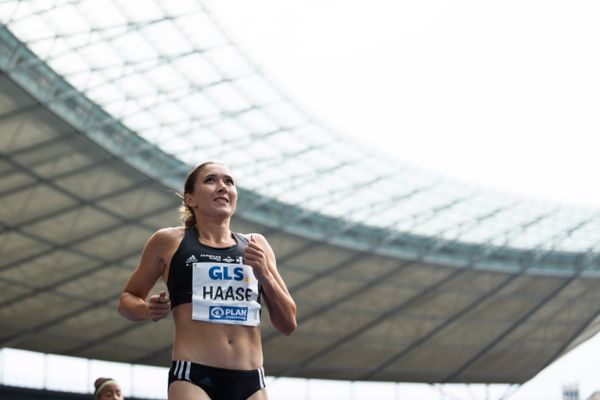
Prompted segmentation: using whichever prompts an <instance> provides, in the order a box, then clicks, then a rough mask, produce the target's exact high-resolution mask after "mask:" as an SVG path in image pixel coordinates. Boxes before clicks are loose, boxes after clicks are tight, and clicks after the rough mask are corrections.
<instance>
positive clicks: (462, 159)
mask: <svg viewBox="0 0 600 400" xmlns="http://www.w3.org/2000/svg"><path fill="white" fill-rule="evenodd" d="M208 5H209V10H211V11H212V12H213V13H214V14H215V16H216V17H217V19H218V20H219V21H221V22H222V23H223V26H224V28H225V29H226V31H228V32H229V33H230V34H231V36H233V38H234V40H235V41H236V42H237V43H238V44H239V45H241V47H242V48H244V49H245V50H246V53H247V54H248V55H249V56H250V58H251V59H252V60H253V61H255V62H256V63H257V64H258V65H259V66H260V67H261V69H262V70H263V71H264V72H265V73H266V75H267V76H268V77H270V78H272V79H273V80H275V82H277V83H278V84H279V85H280V86H283V87H284V88H286V91H287V93H288V94H289V96H290V97H291V98H292V99H294V100H295V101H297V102H298V103H299V104H300V105H301V106H303V107H304V108H305V109H307V110H308V111H309V112H310V113H311V114H313V115H314V116H316V117H317V119H319V120H321V121H323V122H324V123H326V124H327V125H329V126H331V127H333V128H334V129H336V130H338V131H340V132H343V133H345V134H349V135H353V136H355V137H357V138H359V140H368V142H369V145H371V146H373V147H377V148H380V149H382V150H383V151H387V152H390V153H391V154H393V155H394V156H396V157H397V158H398V159H399V160H403V161H406V162H410V163H412V164H416V165H420V166H423V167H426V168H428V169H431V170H434V171H439V172H440V173H443V174H445V175H448V176H452V177H458V178H460V179H463V180H466V181H469V182H475V183H478V184H482V185H486V186H490V187H494V188H500V189H503V190H505V191H509V192H514V193H518V194H524V195H527V196H533V197H538V198H546V199H547V198H552V199H556V200H559V201H564V202H571V203H578V204H588V205H595V206H597V205H598V204H600V184H599V180H598V179H596V175H597V172H596V171H598V170H600V158H599V157H598V156H597V149H598V147H600V134H599V131H600V118H599V117H598V116H599V115H600V114H598V109H599V108H600V74H598V72H597V71H600V52H598V51H597V49H598V45H599V44H600V43H599V42H600V24H598V23H597V21H598V20H600V2H597V1H593V0H583V1H576V2H573V1H568V0H558V1H557V0H535V1H531V0H525V1H523V0H518V1H517V0H506V1H500V2H499V1H495V2H492V1H481V0H471V1H469V0H458V1H456V0H452V1H450V0H423V1H385V0H372V1H354V0H335V1H332V0H328V1H323V0H305V1H302V2H282V1H276V0H257V1H252V2H234V1H231V0H229V1H223V0H218V1H217V0H211V1H209V2H208Z"/></svg>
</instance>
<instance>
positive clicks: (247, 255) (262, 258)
mask: <svg viewBox="0 0 600 400" xmlns="http://www.w3.org/2000/svg"><path fill="white" fill-rule="evenodd" d="M244 263H245V264H246V265H249V266H251V267H252V269H253V271H254V276H255V277H256V279H258V281H259V282H262V281H263V280H264V279H265V278H266V277H268V276H269V274H270V271H269V261H268V259H267V255H266V254H265V251H264V249H263V248H262V247H261V246H260V245H259V244H258V243H257V242H256V239H254V235H252V236H250V242H249V243H248V246H247V247H246V250H245V251H244Z"/></svg>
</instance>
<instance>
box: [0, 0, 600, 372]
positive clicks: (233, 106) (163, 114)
mask: <svg viewBox="0 0 600 400" xmlns="http://www.w3.org/2000/svg"><path fill="white" fill-rule="evenodd" d="M99 3H101V8H99V7H100V5H99ZM141 10H143V11H141ZM0 22H1V23H2V25H1V26H0V69H1V71H2V75H1V76H0V132H1V133H0V151H1V159H0V177H1V178H0V221H1V223H2V227H1V232H0V251H1V255H2V257H1V262H0V263H1V264H0V293H1V295H0V296H1V300H0V327H1V330H0V332H1V334H0V343H1V345H2V347H12V348H19V349H28V350H34V351H40V352H45V353H53V354H63V355H73V356H80V357H88V358H94V359H101V360H113V361H123V362H129V363H139V364H147V365H160V366H166V365H167V364H168V362H169V355H170V350H171V349H170V342H171V337H172V327H171V325H170V324H168V323H160V324H152V323H131V322H129V321H126V320H125V319H123V318H121V317H120V316H118V314H117V312H116V304H117V301H118V295H119V292H120V289H121V288H122V286H123V284H124V282H125V280H126V279H127V277H128V275H129V274H130V272H131V270H132V269H133V267H134V266H135V265H136V263H137V260H138V257H139V255H140V253H141V249H142V247H143V245H144V243H145V241H146V240H147V238H148V237H149V236H150V235H151V234H152V232H154V231H155V230H156V229H158V228H160V227H164V226H173V225H176V224H178V215H177V208H178V206H179V205H180V199H179V197H178V196H177V192H179V191H181V185H182V182H183V180H184V177H185V175H186V173H187V172H188V170H190V169H191V167H192V166H194V165H196V164H198V163H200V162H202V161H206V160H219V161H222V162H224V163H226V164H228V165H229V166H230V167H231V168H232V170H233V171H234V173H235V175H236V177H237V180H238V182H239V187H238V191H239V198H240V200H239V204H238V211H237V216H236V217H235V221H234V228H235V230H238V231H241V232H261V233H263V234H264V235H265V236H267V237H268V239H269V241H270V243H271V244H272V246H273V248H274V250H275V252H276V254H277V259H278V266H279V270H280V272H281V274H282V276H283V277H284V279H285V281H286V282H287V285H288V287H289V288H290V291H291V293H292V295H293V297H294V299H295V300H296V303H297V306H298V324H299V327H298V329H297V331H296V332H295V333H294V334H293V335H292V336H290V337H283V336H282V335H280V334H278V333H277V332H276V331H275V330H274V328H272V327H271V326H270V325H269V322H268V318H263V328H262V331H263V342H264V352H265V360H266V365H265V369H266V371H267V373H268V374H269V375H271V376H287V377H307V378H323V379H340V380H372V381H392V382H401V381H406V382H432V383H433V382H435V383H450V382H467V383H475V382H481V383H515V384H519V383H523V382H526V381H527V380H529V379H530V378H532V377H533V376H535V375H536V374H537V373H538V372H539V371H541V370H542V369H543V368H545V367H546V366H548V365H549V364H550V363H552V362H553V361H554V360H556V359H557V358H559V357H560V356H561V355H563V354H565V353H567V352H568V351H570V350H571V349H573V348H574V347H576V346H577V345H579V344H580V343H582V342H583V341H585V340H586V339H588V338H590V337H591V336H593V335H594V334H596V333H597V332H598V331H599V330H600V324H599V318H598V315H599V312H600V290H599V289H600V279H599V278H600V210H598V209H593V208H583V207H574V206H573V207H571V206H565V205H557V204H553V203H546V202H541V201H533V200H523V199H517V198H514V197H512V196H508V195H503V194H501V193H496V192H491V191H489V190H483V189H481V188H477V187H473V186H468V185H465V184H462V183H460V182H454V181H451V180H448V179H446V178H442V177H440V176H437V175H435V174H432V173H429V172H424V171H422V170H419V169H417V168H414V167H411V166H407V165H404V164H402V163H400V162H399V161H398V160H394V159H391V158H390V157H388V156H384V155H381V154H376V153H375V152H373V151H372V150H369V149H365V148H364V146H360V145H357V144H356V143H354V142H352V141H351V140H350V139H348V138H346V137H344V136H343V135H341V134H339V133H338V132H335V131H333V130H332V129H329V128H327V127H325V126H323V125H322V124H320V123H319V122H318V121H315V120H314V119H313V118H312V117H311V116H310V115H309V114H308V113H307V112H305V111H304V110H303V109H302V108H301V107H299V106H298V105H296V104H295V103H294V101H293V99H291V98H290V97H289V96H287V95H286V94H284V93H283V91H282V90H280V89H279V88H278V87H277V86H275V85H274V84H272V83H271V82H270V81H269V79H268V77H267V76H264V74H263V73H262V72H261V70H260V68H258V67H257V66H256V65H255V64H254V63H253V62H252V61H251V60H249V59H248V57H246V56H245V55H244V53H243V51H242V50H241V49H240V48H239V47H238V46H236V44H235V43H234V42H233V41H232V40H231V39H230V38H229V37H228V36H227V34H226V32H224V30H223V29H222V28H221V26H220V25H219V23H218V21H216V20H215V18H213V16H212V14H211V13H210V11H209V10H207V9H206V8H205V6H204V5H203V4H202V3H201V2H158V1H156V2H145V3H144V6H143V7H141V6H140V5H139V4H137V2H132V1H125V0H113V1H111V2H92V1H85V0H82V1H66V0H62V1H54V2H47V1H27V2H23V1H4V2H2V3H0Z"/></svg>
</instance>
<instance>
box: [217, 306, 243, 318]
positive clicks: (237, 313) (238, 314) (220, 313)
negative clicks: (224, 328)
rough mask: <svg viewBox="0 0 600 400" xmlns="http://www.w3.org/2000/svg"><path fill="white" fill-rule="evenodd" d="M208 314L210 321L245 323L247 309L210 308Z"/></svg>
mask: <svg viewBox="0 0 600 400" xmlns="http://www.w3.org/2000/svg"><path fill="white" fill-rule="evenodd" d="M208 314H209V319H211V320H227V321H246V320H247V319H248V307H232V306H210V307H209V310H208Z"/></svg>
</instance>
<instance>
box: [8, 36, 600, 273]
mask: <svg viewBox="0 0 600 400" xmlns="http://www.w3.org/2000/svg"><path fill="white" fill-rule="evenodd" d="M0 67H1V68H2V70H3V71H4V72H5V73H6V74H7V75H8V76H10V77H11V79H12V80H14V81H15V82H16V83H18V84H19V85H20V86H21V87H23V88H24V89H25V90H27V91H28V92H29V93H30V94H31V95H32V96H33V97H34V98H36V99H37V100H38V101H39V102H40V103H42V104H43V105H44V106H45V107H47V108H48V109H49V110H51V111H52V112H54V113H55V114H57V115H58V116H60V117H61V118H62V119H64V120H65V121H66V122H68V123H69V124H71V125H72V126H73V127H74V128H76V129H77V130H78V131H80V132H81V133H82V134H84V135H85V136H87V137H89V138H90V139H91V140H93V141H94V142H95V143H97V144H98V145H99V146H101V147H103V148H105V149H106V150H107V151H109V152H111V153H112V154H114V155H115V156H118V157H120V158H122V159H123V160H125V161H126V162H128V163H129V164H131V165H132V166H133V167H135V168H137V169H138V170H140V171H142V172H143V173H144V174H146V175H148V176H150V177H152V178H154V179H156V180H157V181H159V182H161V183H163V184H165V185H166V186H168V187H170V188H173V189H175V190H178V189H179V186H180V185H181V182H182V181H183V180H184V179H185V176H186V174H187V172H188V171H189V168H190V167H189V165H187V164H185V163H184V162H182V161H180V160H178V159H176V158H175V157H173V156H172V155H169V154H167V153H165V152H164V151H162V150H160V149H159V148H158V147H157V146H156V145H154V144H152V143H150V142H148V141H146V140H145V139H143V138H141V137H140V136H139V135H137V134H136V133H135V132H133V131H132V130H130V129H129V128H127V127H126V126H125V125H123V124H122V123H121V122H120V121H119V120H117V119H115V118H114V117H112V116H111V115H110V114H108V113H107V112H106V111H104V110H103V109H102V108H101V107H99V106H98V105H97V104H95V103H94V102H92V101H91V100H90V99H89V98H87V97H86V96H85V95H84V94H82V93H81V92H79V91H78V90H76V89H75V88H74V87H73V86H72V85H70V84H69V83H68V82H66V81H65V80H64V79H63V78H62V77H60V76H59V75H58V74H57V73H56V72H55V71H54V70H52V69H51V68H50V67H49V66H48V65H46V63H45V62H44V61H42V60H41V59H40V58H38V57H37V56H36V55H35V54H34V53H33V52H31V51H30V50H29V49H28V48H27V46H26V45H25V44H23V43H22V42H21V41H20V40H19V39H17V38H16V37H15V36H14V35H13V34H12V33H11V32H10V31H8V30H7V29H6V27H0ZM239 191H240V203H239V204H238V213H239V215H240V216H241V217H242V218H244V219H247V220H249V221H253V222H257V223H261V224H262V225H265V226H268V227H272V228H274V229H278V230H282V231H286V232H290V233H293V234H297V235H301V236H304V237H307V238H309V239H311V240H317V241H322V242H329V243H331V244H335V245H339V246H343V247H350V248H352V249H355V250H361V251H368V252H369V253H374V254H381V255H386V256H391V257H395V258H399V259H411V260H420V261H424V262H429V263H435V264H442V265H449V266H454V267H464V268H476V269H486V270H497V271H502V272H509V273H510V272H514V273H534V274H548V275H559V276H569V275H583V276H593V277H600V254H598V253H595V252H590V253H579V252H558V251H552V250H544V249H542V250H538V249H528V250H520V249H514V248H509V247H499V246H492V245H489V246H488V245H485V244H470V243H461V242H455V241H451V240H443V239H438V238H435V237H424V236H418V235H414V234H411V233H407V232H396V231H390V230H388V229H382V228H376V227H372V226H368V225H364V224H357V223H352V222H348V221H345V220H343V219H340V218H335V217H331V216H326V215H323V214H320V213H317V212H313V211H310V210H306V209H302V208H300V207H297V206H293V205H289V204H284V203H282V202H281V201H279V200H277V199H274V198H268V197H265V196H263V195H260V194H257V193H256V192H253V191H249V190H246V189H243V188H239Z"/></svg>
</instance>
